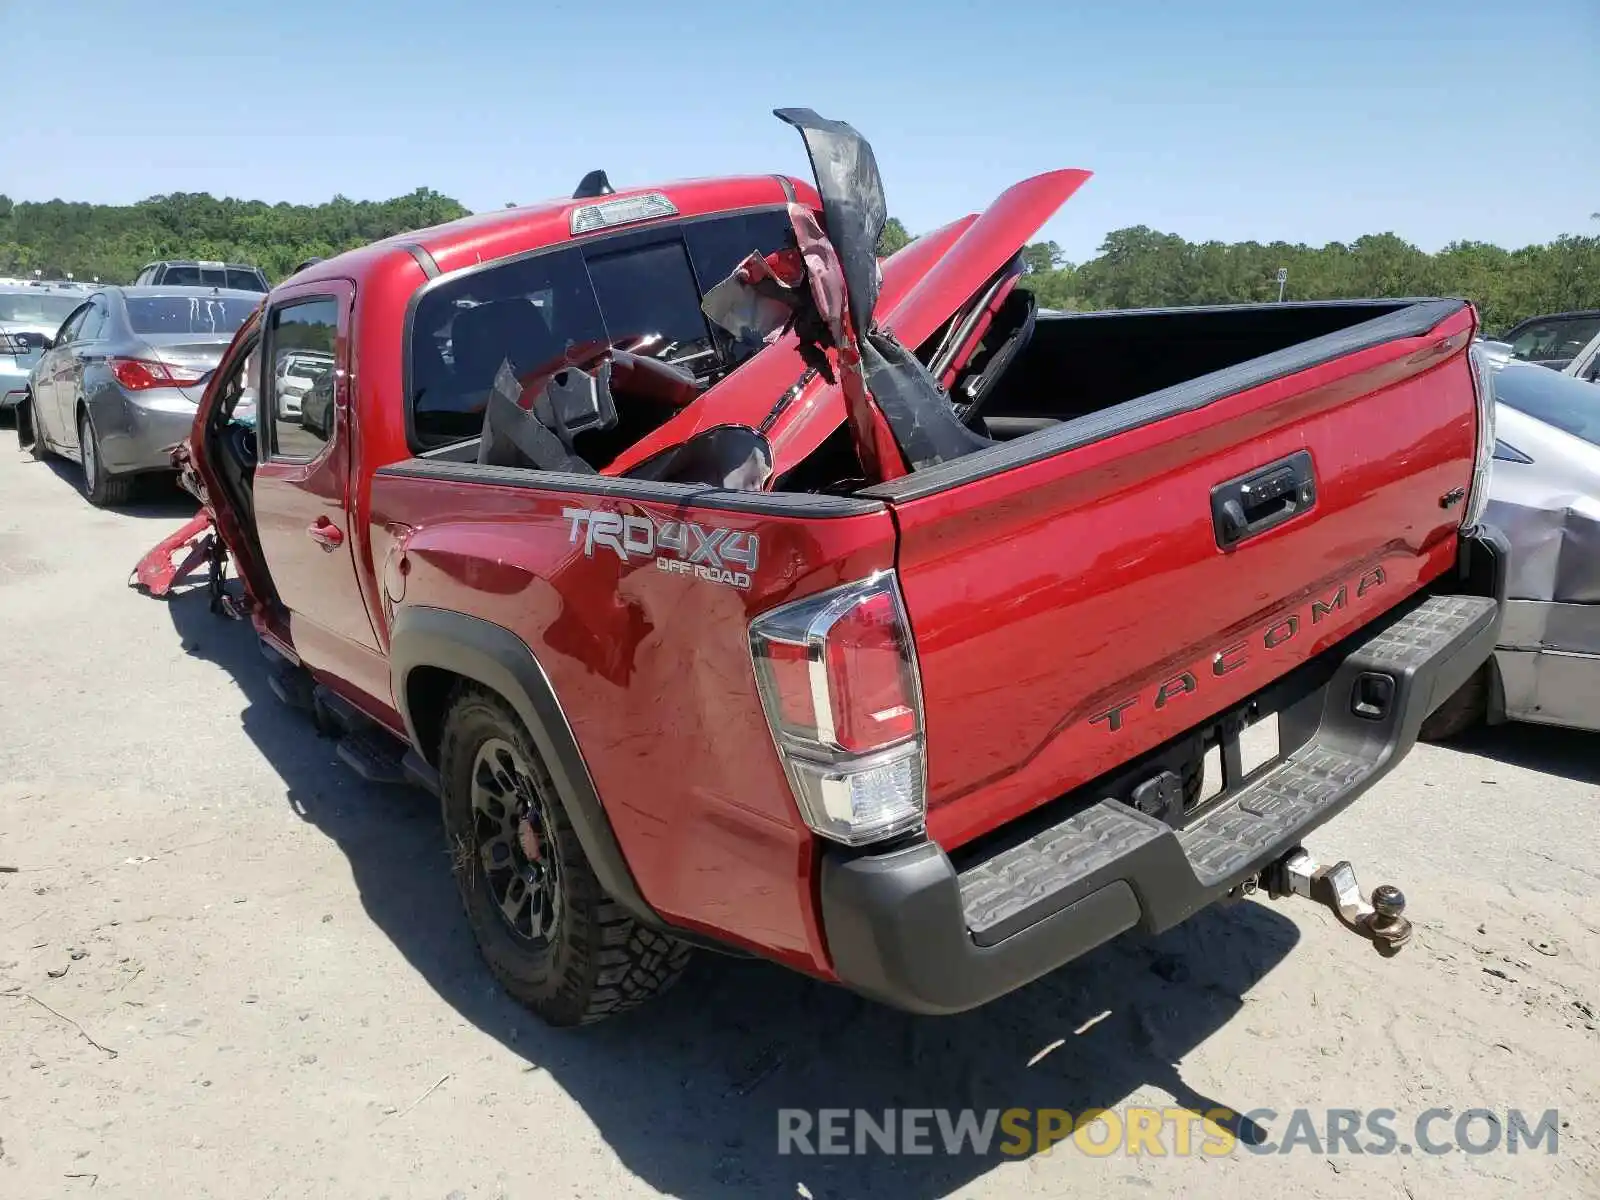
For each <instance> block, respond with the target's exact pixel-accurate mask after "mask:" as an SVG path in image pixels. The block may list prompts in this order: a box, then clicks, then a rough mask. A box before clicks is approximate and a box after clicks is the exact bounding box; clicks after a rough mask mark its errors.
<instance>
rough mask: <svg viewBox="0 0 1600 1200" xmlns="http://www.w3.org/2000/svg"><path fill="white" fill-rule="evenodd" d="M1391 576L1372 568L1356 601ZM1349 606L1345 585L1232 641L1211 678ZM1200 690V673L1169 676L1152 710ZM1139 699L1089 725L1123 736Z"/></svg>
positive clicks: (1215, 660)
mask: <svg viewBox="0 0 1600 1200" xmlns="http://www.w3.org/2000/svg"><path fill="white" fill-rule="evenodd" d="M1388 578H1389V577H1388V576H1387V575H1386V574H1385V573H1384V570H1383V568H1382V567H1373V568H1372V569H1371V570H1369V571H1367V572H1366V573H1365V574H1364V575H1362V576H1361V578H1360V579H1358V580H1356V583H1355V588H1356V599H1358V600H1359V599H1360V598H1361V597H1362V596H1365V595H1366V594H1367V593H1368V592H1370V591H1372V590H1373V589H1374V588H1377V587H1382V586H1383V585H1384V584H1385V583H1387V582H1388ZM1349 606H1350V585H1349V584H1348V583H1343V584H1340V585H1339V588H1338V590H1337V591H1335V592H1333V593H1332V594H1331V595H1329V596H1326V597H1323V598H1321V599H1316V600H1313V601H1311V603H1310V605H1309V606H1307V607H1306V608H1304V609H1301V610H1298V611H1295V612H1288V613H1284V614H1282V615H1281V616H1278V617H1276V618H1274V619H1273V620H1272V622H1271V623H1270V624H1268V625H1264V626H1262V628H1261V631H1260V632H1259V633H1256V634H1254V635H1252V636H1251V637H1248V638H1245V639H1243V640H1241V641H1236V642H1230V643H1228V644H1227V645H1226V646H1222V647H1220V648H1218V649H1217V650H1215V651H1214V652H1213V653H1212V654H1211V656H1210V660H1209V661H1210V663H1211V675H1212V677H1213V678H1217V679H1220V678H1222V677H1223V676H1224V675H1231V674H1233V672H1235V671H1237V670H1239V669H1240V668H1241V667H1245V666H1248V665H1249V663H1250V655H1251V653H1252V652H1253V651H1256V650H1263V651H1265V650H1276V649H1277V648H1278V647H1280V646H1282V645H1284V644H1286V643H1288V642H1291V641H1293V640H1294V639H1295V638H1296V637H1298V636H1299V635H1300V631H1301V629H1302V628H1303V627H1304V626H1306V625H1320V624H1321V623H1322V622H1323V621H1325V620H1327V619H1328V618H1329V617H1331V616H1333V615H1334V614H1335V613H1338V612H1345V611H1348V609H1349ZM1306 613H1309V614H1310V619H1309V620H1306V619H1305V614H1306ZM1199 689H1200V673H1199V672H1197V671H1183V672H1181V673H1179V674H1177V675H1173V676H1169V677H1168V678H1167V679H1166V681H1165V682H1163V683H1162V684H1161V685H1160V686H1159V687H1158V688H1156V689H1155V696H1154V699H1153V700H1152V702H1151V705H1150V707H1151V708H1153V709H1155V710H1156V711H1157V712H1159V711H1160V710H1162V709H1164V708H1166V707H1167V705H1168V704H1170V703H1171V702H1172V701H1173V700H1175V699H1177V698H1178V697H1179V696H1187V695H1192V694H1193V693H1195V692H1197V691H1199ZM1139 699H1140V698H1139V697H1138V696H1129V697H1128V698H1127V699H1125V700H1121V701H1119V702H1118V703H1116V704H1113V705H1111V706H1109V707H1108V708H1105V709H1102V710H1101V711H1099V712H1097V713H1095V714H1094V715H1093V716H1091V717H1090V718H1089V724H1090V725H1103V726H1104V727H1105V729H1106V731H1107V732H1108V733H1121V732H1122V729H1123V726H1124V725H1126V724H1127V718H1126V717H1125V716H1124V714H1126V713H1127V712H1128V711H1129V710H1130V709H1132V708H1134V707H1136V706H1137V705H1138V703H1139Z"/></svg>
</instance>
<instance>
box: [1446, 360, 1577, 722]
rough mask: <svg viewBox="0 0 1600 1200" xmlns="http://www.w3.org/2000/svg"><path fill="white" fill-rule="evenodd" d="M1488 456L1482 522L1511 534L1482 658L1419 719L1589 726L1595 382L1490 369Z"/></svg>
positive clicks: (1537, 369) (1541, 371)
mask: <svg viewBox="0 0 1600 1200" xmlns="http://www.w3.org/2000/svg"><path fill="white" fill-rule="evenodd" d="M1493 378H1494V390H1495V399H1496V401H1497V403H1496V405H1495V454H1494V467H1493V472H1492V474H1491V476H1490V482H1489V507H1488V510H1487V512H1486V513H1485V516H1484V521H1485V522H1486V523H1487V524H1489V525H1493V526H1495V527H1497V528H1499V529H1500V530H1501V531H1502V532H1503V533H1504V534H1505V535H1506V537H1507V539H1508V540H1509V541H1510V543H1511V560H1510V563H1509V567H1510V572H1509V578H1508V581H1507V597H1508V602H1507V604H1506V615H1505V626H1504V628H1503V629H1502V631H1501V634H1500V645H1499V646H1498V647H1496V649H1495V653H1494V657H1493V658H1492V659H1491V660H1490V661H1489V663H1488V664H1487V665H1486V666H1485V668H1484V670H1483V671H1482V672H1480V673H1479V675H1478V676H1477V677H1475V678H1474V679H1472V680H1470V681H1469V682H1468V683H1467V684H1466V685H1465V686H1464V687H1462V689H1461V690H1460V691H1459V692H1457V693H1456V694H1455V695H1454V696H1452V697H1451V698H1450V699H1449V700H1447V701H1445V703H1444V704H1443V705H1442V706H1441V707H1440V708H1439V709H1438V710H1437V711H1436V712H1435V713H1434V714H1433V716H1432V717H1430V718H1429V721H1428V724H1427V725H1426V726H1424V729H1423V733H1424V735H1425V736H1428V737H1435V738H1437V737H1449V736H1450V735H1452V734H1454V733H1458V732H1460V731H1462V730H1464V729H1466V728H1467V727H1469V726H1471V725H1473V724H1476V723H1477V722H1479V721H1482V720H1484V719H1488V720H1490V721H1502V720H1508V721H1530V722H1535V723H1537V724H1541V725H1565V726H1570V727H1573V728H1578V729H1600V390H1597V389H1596V388H1595V387H1594V385H1593V384H1590V383H1586V382H1584V381H1583V380H1581V379H1575V378H1572V377H1571V376H1568V375H1562V374H1559V373H1558V372H1556V371H1552V370H1550V369H1548V368H1546V367H1541V366H1536V365H1533V364H1530V363H1518V362H1513V363H1509V364H1507V365H1506V366H1504V367H1503V368H1501V369H1500V370H1499V371H1497V372H1495V374H1494V376H1493Z"/></svg>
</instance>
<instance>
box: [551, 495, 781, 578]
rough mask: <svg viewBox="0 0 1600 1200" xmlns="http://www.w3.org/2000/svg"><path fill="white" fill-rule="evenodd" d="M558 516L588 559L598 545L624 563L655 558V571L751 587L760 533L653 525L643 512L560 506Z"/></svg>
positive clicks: (675, 524) (666, 523)
mask: <svg viewBox="0 0 1600 1200" xmlns="http://www.w3.org/2000/svg"><path fill="white" fill-rule="evenodd" d="M561 515H562V516H563V517H564V518H566V520H567V521H568V522H570V524H569V527H568V533H567V540H568V541H569V542H571V543H572V544H573V545H577V544H578V543H579V541H580V540H581V541H582V544H583V553H584V555H585V556H586V557H589V558H593V557H594V552H595V547H597V546H598V547H600V548H602V549H605V550H609V551H611V552H612V553H613V554H615V555H616V556H617V557H618V558H619V559H621V560H622V561H623V562H625V563H631V562H635V561H637V560H640V559H648V558H654V559H655V560H656V567H657V569H659V570H662V571H667V572H669V573H670V574H675V575H692V576H694V577H695V578H696V579H704V580H705V581H706V582H708V583H722V584H727V585H728V586H730V587H736V588H748V587H749V586H750V576H751V574H752V573H753V572H754V571H755V569H756V565H757V563H758V562H759V561H760V552H761V539H760V537H759V535H757V534H754V533H749V532H747V531H746V530H742V529H720V528H717V527H716V526H710V527H707V526H704V525H697V524H695V523H694V522H693V521H663V522H661V524H659V525H657V524H656V523H655V522H654V521H653V520H651V519H650V518H649V517H647V516H644V515H642V514H640V515H637V516H630V517H624V516H623V515H622V514H621V513H614V512H606V511H604V510H601V509H589V508H564V509H562V510H561ZM738 568H742V569H738Z"/></svg>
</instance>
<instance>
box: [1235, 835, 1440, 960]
mask: <svg viewBox="0 0 1600 1200" xmlns="http://www.w3.org/2000/svg"><path fill="white" fill-rule="evenodd" d="M1261 885H1262V886H1263V887H1264V888H1266V890H1267V894H1268V895H1269V896H1271V897H1272V898H1273V899H1274V900H1277V899H1279V898H1281V897H1284V896H1304V897H1305V898H1306V899H1307V900H1314V901H1315V902H1316V903H1318V904H1322V905H1325V906H1326V907H1328V908H1330V909H1332V910H1333V912H1334V914H1335V915H1336V916H1337V917H1338V918H1339V920H1340V921H1342V922H1344V924H1345V926H1346V928H1348V929H1353V930H1354V931H1355V932H1356V933H1359V934H1360V935H1361V936H1362V937H1364V938H1366V939H1367V940H1368V941H1370V942H1371V943H1372V944H1373V945H1374V946H1376V947H1377V948H1378V953H1380V954H1382V955H1384V956H1385V957H1391V956H1393V955H1396V954H1398V953H1400V949H1401V947H1403V946H1404V945H1405V944H1406V943H1407V942H1408V941H1410V940H1411V922H1410V921H1408V920H1407V919H1406V918H1405V917H1404V916H1403V915H1402V914H1403V913H1404V912H1405V909H1406V898H1405V896H1404V895H1403V894H1402V893H1401V891H1400V889H1399V888H1397V887H1395V886H1394V885H1393V884H1388V883H1385V884H1380V885H1379V886H1377V887H1375V888H1373V889H1372V901H1371V903H1368V902H1367V901H1366V900H1365V899H1363V897H1362V895H1361V885H1360V884H1358V883H1357V882H1356V870H1355V868H1354V867H1352V866H1351V865H1350V864H1349V863H1348V862H1342V861H1341V862H1336V863H1334V864H1333V865H1332V866H1331V867H1325V866H1323V865H1322V864H1321V863H1319V862H1317V860H1316V859H1315V858H1313V857H1312V856H1311V855H1310V854H1309V853H1307V852H1306V850H1305V848H1304V847H1298V846H1297V847H1296V848H1295V849H1293V850H1291V851H1290V852H1289V853H1288V854H1285V855H1284V856H1283V857H1282V858H1280V859H1279V860H1278V861H1277V862H1275V863H1273V864H1272V865H1271V866H1270V867H1268V868H1267V869H1266V870H1265V871H1263V872H1262V873H1261Z"/></svg>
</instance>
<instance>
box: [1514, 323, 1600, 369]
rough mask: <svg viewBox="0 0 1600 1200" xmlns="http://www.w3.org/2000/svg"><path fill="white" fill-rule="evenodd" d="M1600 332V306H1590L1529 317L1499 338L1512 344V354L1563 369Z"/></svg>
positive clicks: (1541, 364)
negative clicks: (1583, 308) (1591, 307)
mask: <svg viewBox="0 0 1600 1200" xmlns="http://www.w3.org/2000/svg"><path fill="white" fill-rule="evenodd" d="M1597 333H1600V309H1586V310H1583V311H1576V312H1564V313H1549V314H1547V315H1545V316H1542V317H1529V318H1528V319H1527V320H1526V321H1519V322H1518V323H1517V324H1515V325H1513V326H1512V327H1511V328H1510V329H1508V330H1506V332H1505V334H1504V336H1502V337H1501V338H1500V339H1499V340H1500V341H1502V342H1505V343H1507V344H1508V345H1509V346H1510V347H1511V357H1512V358H1516V359H1520V360H1522V361H1523V362H1531V363H1538V364H1539V365H1540V366H1542V367H1549V368H1551V369H1552V370H1555V371H1559V370H1561V369H1562V368H1563V367H1565V366H1566V365H1567V364H1568V363H1569V362H1571V361H1572V358H1573V355H1575V354H1577V353H1578V351H1580V350H1582V349H1583V347H1584V344H1585V343H1587V342H1588V341H1589V339H1590V338H1592V337H1594V336H1595V334H1597Z"/></svg>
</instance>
